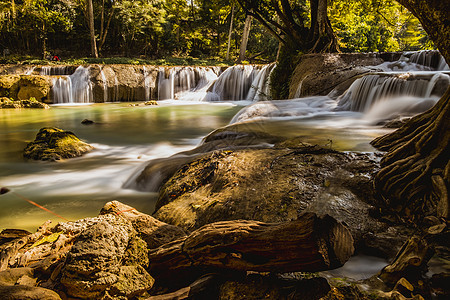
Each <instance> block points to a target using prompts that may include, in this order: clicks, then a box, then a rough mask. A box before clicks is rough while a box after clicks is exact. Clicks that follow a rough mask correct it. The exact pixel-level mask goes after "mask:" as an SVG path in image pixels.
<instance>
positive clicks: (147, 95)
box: [90, 65, 158, 102]
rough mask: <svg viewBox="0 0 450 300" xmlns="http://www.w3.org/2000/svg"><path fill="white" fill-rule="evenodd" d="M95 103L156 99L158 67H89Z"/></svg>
mask: <svg viewBox="0 0 450 300" xmlns="http://www.w3.org/2000/svg"><path fill="white" fill-rule="evenodd" d="M90 72H91V80H92V82H93V84H94V86H93V95H94V101H95V102H105V101H145V100H150V99H156V98H157V77H158V67H155V66H145V67H144V66H135V65H103V66H91V67H90Z"/></svg>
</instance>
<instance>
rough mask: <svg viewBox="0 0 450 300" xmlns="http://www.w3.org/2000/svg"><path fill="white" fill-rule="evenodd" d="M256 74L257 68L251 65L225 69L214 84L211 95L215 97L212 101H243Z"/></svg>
mask: <svg viewBox="0 0 450 300" xmlns="http://www.w3.org/2000/svg"><path fill="white" fill-rule="evenodd" d="M257 73H258V71H257V68H255V67H254V66H251V65H245V66H244V65H237V66H233V67H230V68H228V69H226V70H225V71H224V72H223V73H222V74H221V75H220V76H219V78H218V79H217V81H216V82H215V84H214V88H213V90H212V93H213V94H215V95H217V96H216V97H217V99H214V100H225V101H226V100H245V99H246V98H247V94H248V91H249V90H250V87H251V85H252V82H253V80H254V79H255V77H256V76H257ZM210 99H212V98H210Z"/></svg>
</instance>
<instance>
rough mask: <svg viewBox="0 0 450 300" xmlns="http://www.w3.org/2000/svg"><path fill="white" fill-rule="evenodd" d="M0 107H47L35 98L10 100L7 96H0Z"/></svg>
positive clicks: (47, 107)
mask: <svg viewBox="0 0 450 300" xmlns="http://www.w3.org/2000/svg"><path fill="white" fill-rule="evenodd" d="M0 108H43V109H49V108H50V106H48V105H47V104H45V103H42V102H39V101H37V100H36V98H33V97H31V98H30V99H28V100H16V101H14V100H11V99H9V98H7V97H0Z"/></svg>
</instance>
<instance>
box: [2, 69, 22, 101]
mask: <svg viewBox="0 0 450 300" xmlns="http://www.w3.org/2000/svg"><path fill="white" fill-rule="evenodd" d="M19 81H20V76H19V75H0V97H9V98H17V91H18V90H19Z"/></svg>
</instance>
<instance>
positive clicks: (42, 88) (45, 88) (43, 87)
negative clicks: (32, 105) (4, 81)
mask: <svg viewBox="0 0 450 300" xmlns="http://www.w3.org/2000/svg"><path fill="white" fill-rule="evenodd" d="M49 92H50V81H49V79H47V78H46V77H44V76H38V75H22V76H21V77H20V81H19V91H18V92H17V98H18V99H19V100H25V99H29V98H31V97H34V98H36V99H38V100H45V99H46V98H47V96H48V94H49Z"/></svg>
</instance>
